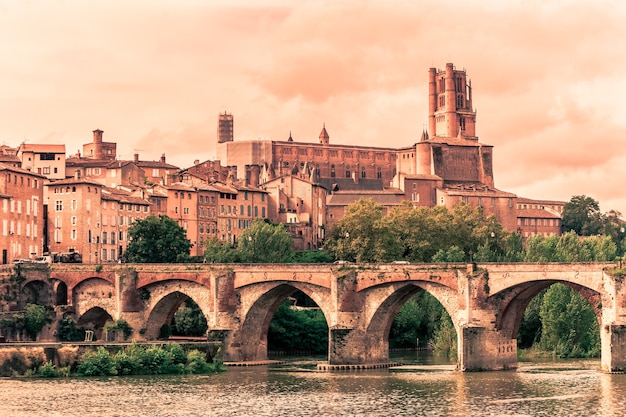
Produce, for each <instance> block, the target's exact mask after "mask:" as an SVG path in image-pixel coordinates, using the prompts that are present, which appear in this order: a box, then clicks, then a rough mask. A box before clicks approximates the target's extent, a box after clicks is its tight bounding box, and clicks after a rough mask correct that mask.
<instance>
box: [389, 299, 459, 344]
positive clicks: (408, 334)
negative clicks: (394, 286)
mask: <svg viewBox="0 0 626 417" xmlns="http://www.w3.org/2000/svg"><path fill="white" fill-rule="evenodd" d="M447 314H448V313H447V312H446V311H445V309H444V308H443V306H442V305H441V303H440V302H439V301H438V300H437V299H436V298H435V297H433V296H432V295H431V294H430V293H429V292H427V291H420V292H418V293H417V294H415V295H414V296H413V297H411V298H409V299H408V300H407V302H406V303H404V305H403V306H402V307H401V308H400V310H399V311H398V314H396V317H395V318H394V320H393V323H392V325H391V330H390V332H389V347H390V348H414V347H415V346H416V343H417V340H418V339H419V341H420V342H419V343H420V346H425V345H426V344H427V343H428V342H429V341H431V340H432V338H433V337H434V334H435V332H436V330H437V329H438V327H439V325H440V324H441V320H442V317H445V316H446V315H447Z"/></svg>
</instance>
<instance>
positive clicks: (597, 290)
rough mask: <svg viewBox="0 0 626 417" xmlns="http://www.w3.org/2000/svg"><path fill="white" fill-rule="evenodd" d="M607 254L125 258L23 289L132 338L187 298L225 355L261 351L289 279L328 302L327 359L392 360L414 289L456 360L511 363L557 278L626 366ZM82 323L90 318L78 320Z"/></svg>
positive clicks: (31, 272) (614, 364)
mask: <svg viewBox="0 0 626 417" xmlns="http://www.w3.org/2000/svg"><path fill="white" fill-rule="evenodd" d="M615 267H616V265H615V264H611V263H597V264H522V263H511V264H480V265H472V264H470V265H465V264H449V265H446V264H411V265H398V264H383V265H348V266H346V265H342V266H339V265H327V264H307V265H303V264H281V265H277V264H256V265H242V264H212V265H208V264H159V265H157V264H125V265H104V266H103V267H102V269H101V270H99V271H98V272H96V268H95V266H94V265H59V264H55V265H53V266H51V267H50V270H49V271H48V270H40V269H39V270H38V269H28V268H24V269H23V271H22V274H23V275H24V276H25V278H26V280H25V281H24V282H23V283H22V284H21V288H22V291H23V293H24V294H30V297H32V296H33V294H35V295H36V296H38V297H43V296H44V294H48V297H50V298H51V301H52V304H56V305H58V306H66V307H60V308H59V309H60V310H64V311H66V312H68V313H72V314H73V315H74V317H75V319H76V320H77V322H78V324H79V325H85V324H89V325H90V326H93V328H94V329H95V331H96V337H98V338H100V336H101V335H100V334H98V332H101V331H102V327H103V326H104V323H105V322H106V320H110V319H111V318H112V319H124V320H126V321H127V322H128V323H129V324H130V326H131V327H132V328H133V329H135V331H134V337H135V338H137V339H138V340H142V339H145V340H153V339H156V338H157V337H158V335H159V330H160V328H161V326H162V325H163V324H169V323H171V322H172V318H173V315H174V313H175V311H176V310H177V309H178V307H179V306H180V305H181V304H182V303H183V302H184V301H185V300H186V299H187V298H191V299H193V301H194V302H196V304H198V306H199V307H200V308H201V309H202V311H203V312H204V315H205V317H206V319H207V323H208V325H209V329H210V330H209V336H210V337H211V338H221V339H222V340H223V341H224V359H225V360H226V361H239V362H240V361H263V360H265V359H267V333H268V329H269V325H270V322H271V320H272V316H273V314H274V312H275V311H276V309H277V308H278V307H279V306H280V304H281V303H282V302H283V301H284V300H285V298H287V297H288V296H290V295H291V294H293V293H294V292H296V291H302V292H303V293H304V294H306V295H307V296H308V297H310V298H311V299H312V300H313V301H314V302H315V303H317V305H318V306H319V307H320V309H321V310H322V311H323V312H324V315H325V317H326V321H327V323H328V327H329V349H328V350H329V353H328V359H329V364H330V365H367V366H372V367H373V366H376V365H378V364H382V363H387V362H388V360H389V357H388V356H389V343H388V337H389V330H390V328H391V324H392V322H393V319H394V317H395V315H396V313H397V312H398V310H399V309H400V307H401V306H402V305H403V304H404V303H405V302H406V301H407V300H408V299H409V298H410V297H411V296H413V295H414V294H415V293H417V292H418V291H421V290H425V291H428V292H429V293H431V294H432V295H433V296H434V297H435V298H437V300H439V302H441V304H442V305H443V307H444V308H445V309H446V310H447V311H448V313H449V314H450V316H451V317H452V319H453V321H454V324H455V328H456V331H457V335H458V346H459V351H458V359H459V367H460V369H461V370H478V369H481V370H496V369H507V368H514V367H516V365H517V344H516V337H517V331H518V328H519V325H520V322H521V319H522V316H523V313H524V310H525V309H526V306H527V305H528V303H529V302H530V301H531V300H532V298H534V297H535V296H536V295H537V294H538V293H539V292H540V291H542V290H543V289H545V288H547V287H548V286H550V285H552V284H553V283H556V282H561V283H563V284H565V285H567V286H569V287H571V288H573V289H574V290H576V291H577V292H578V293H580V294H581V295H582V296H583V297H584V298H586V299H587V300H588V301H589V302H590V304H591V306H592V307H593V309H594V310H595V312H596V316H597V318H598V323H599V324H600V332H601V340H602V367H603V369H604V370H607V371H617V370H622V369H623V368H624V367H625V366H626V355H625V353H626V289H625V288H624V286H623V285H622V277H619V276H613V275H611V274H610V271H611V270H613V269H614V268H615ZM86 327H88V326H86Z"/></svg>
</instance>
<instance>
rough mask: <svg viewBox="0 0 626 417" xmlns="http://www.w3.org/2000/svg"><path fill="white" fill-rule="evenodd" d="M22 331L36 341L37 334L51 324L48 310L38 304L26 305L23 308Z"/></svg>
mask: <svg viewBox="0 0 626 417" xmlns="http://www.w3.org/2000/svg"><path fill="white" fill-rule="evenodd" d="M24 321H25V322H24V329H25V330H26V333H27V334H28V335H29V336H30V337H31V338H32V339H36V338H37V334H38V333H39V332H40V331H41V329H43V327H44V326H45V325H46V324H48V323H51V322H52V319H51V318H50V316H49V315H48V310H47V309H46V307H44V306H40V305H38V304H26V307H25V308H24Z"/></svg>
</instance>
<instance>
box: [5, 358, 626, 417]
mask: <svg viewBox="0 0 626 417" xmlns="http://www.w3.org/2000/svg"><path fill="white" fill-rule="evenodd" d="M404 362H405V363H406V362H407V361H404ZM408 362H411V361H408ZM599 365H600V363H599V361H597V360H568V361H559V362H544V363H541V362H534V363H531V362H520V364H519V368H518V369H517V370H516V371H505V372H482V373H460V372H457V371H455V370H454V367H453V366H452V365H449V364H445V363H436V362H433V361H432V360H426V361H424V360H417V361H413V363H411V364H409V365H405V366H402V367H398V368H393V369H381V370H372V371H353V372H333V373H328V372H317V371H315V370H314V368H313V362H312V361H310V360H308V361H291V362H289V363H287V364H283V365H279V366H270V367H267V366H262V367H247V368H244V367H234V368H229V369H228V371H227V372H225V373H221V374H217V375H202V376H156V377H155V376H149V377H148V376H147V377H119V378H118V377H113V378H78V377H74V378H62V379H52V380H51V379H47V380H45V379H2V380H0V416H2V417H39V416H42V417H43V416H46V417H56V416H64V417H66V416H77V417H78V416H81V417H87V416H94V417H95V416H97V417H139V416H158V417H161V416H172V417H174V416H180V417H183V416H184V417H194V416H229V417H231V416H272V417H278V416H285V417H286V416H289V417H296V416H551V417H552V416H568V417H573V416H625V415H626V375H623V374H613V375H612V374H605V373H602V372H600V371H599V370H598V368H599Z"/></svg>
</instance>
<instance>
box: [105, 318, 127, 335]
mask: <svg viewBox="0 0 626 417" xmlns="http://www.w3.org/2000/svg"><path fill="white" fill-rule="evenodd" d="M104 330H105V331H107V332H109V331H113V332H116V333H121V334H123V335H124V339H128V337H129V336H130V335H131V334H133V328H132V327H130V325H129V324H128V322H127V321H126V320H124V319H118V320H115V321H110V320H109V321H107V322H106V323H104Z"/></svg>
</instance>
